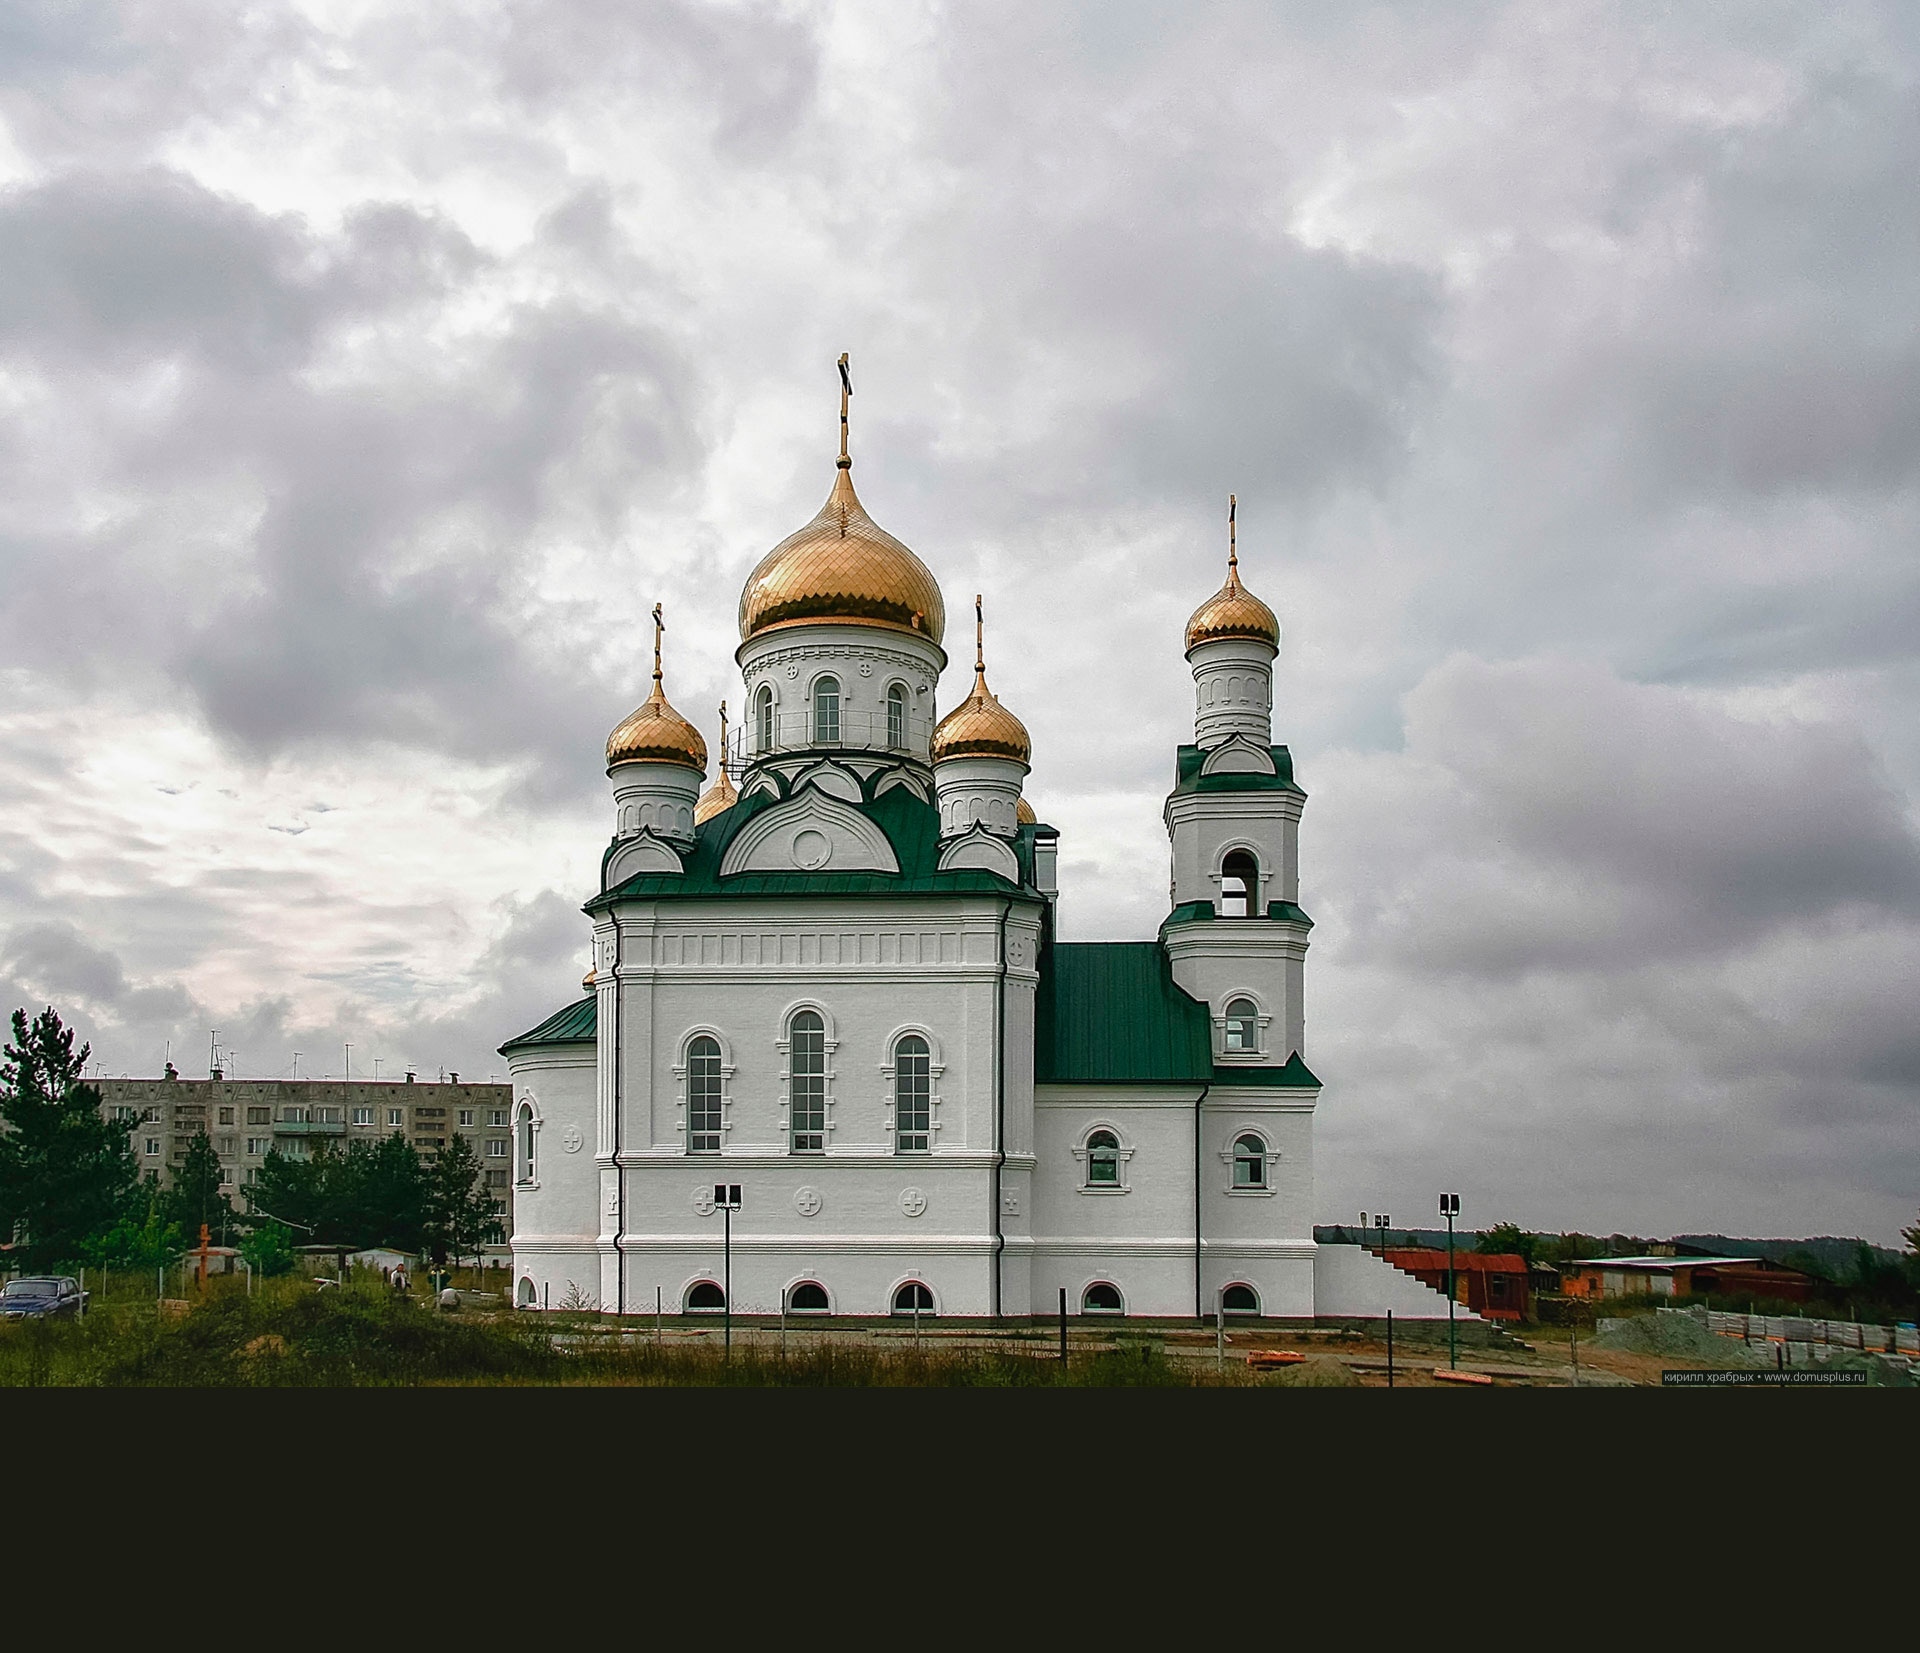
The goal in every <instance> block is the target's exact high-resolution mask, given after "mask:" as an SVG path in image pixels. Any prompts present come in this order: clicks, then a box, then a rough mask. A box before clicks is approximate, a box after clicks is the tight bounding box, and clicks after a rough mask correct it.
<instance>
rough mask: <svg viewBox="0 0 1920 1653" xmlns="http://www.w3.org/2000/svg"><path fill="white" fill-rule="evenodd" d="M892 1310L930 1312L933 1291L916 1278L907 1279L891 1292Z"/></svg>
mask: <svg viewBox="0 0 1920 1653" xmlns="http://www.w3.org/2000/svg"><path fill="white" fill-rule="evenodd" d="M893 1312H894V1313H895V1314H913V1313H916V1312H918V1313H920V1314H932V1313H933V1293H932V1292H930V1291H928V1290H927V1288H926V1287H925V1286H923V1285H921V1284H920V1282H919V1281H918V1280H909V1281H908V1282H907V1283H906V1284H905V1285H904V1286H902V1287H901V1288H900V1289H899V1290H898V1291H896V1292H895V1293H894V1294H893Z"/></svg>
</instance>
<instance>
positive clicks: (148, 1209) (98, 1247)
mask: <svg viewBox="0 0 1920 1653" xmlns="http://www.w3.org/2000/svg"><path fill="white" fill-rule="evenodd" d="M142 1198H144V1205H139V1206H138V1209H137V1211H136V1213H135V1214H133V1215H129V1216H124V1217H122V1218H121V1219H120V1220H119V1221H118V1222H117V1223H115V1224H114V1225H113V1227H111V1228H109V1229H108V1230H106V1232H105V1233H102V1234H96V1235H95V1236H94V1237H93V1238H92V1239H90V1240H87V1241H86V1242H84V1243H83V1244H82V1245H81V1247H80V1259H81V1261H82V1262H85V1263H87V1264H89V1265H90V1266H92V1267H94V1268H101V1267H107V1268H162V1267H164V1266H165V1265H166V1264H168V1263H171V1262H172V1261H173V1260H174V1258H176V1257H178V1256H179V1255H180V1253H181V1252H182V1251H184V1250H185V1249H186V1241H185V1238H184V1237H183V1236H182V1234H181V1232H180V1225H179V1224H178V1223H174V1222H169V1221H168V1220H167V1218H166V1215H165V1213H164V1211H163V1210H162V1206H163V1204H164V1201H165V1198H166V1196H165V1195H163V1194H162V1193H161V1192H160V1185H159V1182H158V1180H157V1179H155V1178H154V1177H151V1176H149V1177H148V1178H147V1179H146V1181H145V1183H144V1184H143V1185H142V1187H141V1189H140V1193H139V1195H137V1196H136V1202H137V1201H139V1200H140V1199H142ZM195 1237H196V1238H198V1231H197V1230H196V1234H195Z"/></svg>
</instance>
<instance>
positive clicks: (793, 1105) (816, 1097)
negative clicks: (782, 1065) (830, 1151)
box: [787, 1010, 827, 1154]
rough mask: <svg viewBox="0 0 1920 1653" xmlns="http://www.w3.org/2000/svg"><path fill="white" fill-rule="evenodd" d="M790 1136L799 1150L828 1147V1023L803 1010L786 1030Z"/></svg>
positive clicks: (806, 1151)
mask: <svg viewBox="0 0 1920 1653" xmlns="http://www.w3.org/2000/svg"><path fill="white" fill-rule="evenodd" d="M787 1112H788V1140H789V1142H790V1143H791V1145H792V1148H793V1151H794V1152H795V1153H796V1154H819V1153H825V1152H826V1147H827V1027H826V1023H825V1022H823V1021H821V1019H820V1014H819V1012H818V1011H814V1010H802V1011H800V1012H799V1013H798V1014H797V1015H795V1017H794V1018H793V1021H792V1024H791V1025H790V1026H789V1028H788V1030H787Z"/></svg>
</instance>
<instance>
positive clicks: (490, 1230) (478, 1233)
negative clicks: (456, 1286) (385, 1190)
mask: <svg viewBox="0 0 1920 1653" xmlns="http://www.w3.org/2000/svg"><path fill="white" fill-rule="evenodd" d="M480 1170H481V1167H480V1160H479V1157H478V1156H477V1155H476V1154H475V1153H474V1151H473V1144H472V1143H471V1142H469V1141H468V1140H467V1139H466V1138H465V1137H464V1136H456V1137H454V1139H453V1142H452V1144H451V1145H450V1146H449V1147H448V1148H446V1149H445V1150H444V1151H443V1152H442V1153H441V1155H440V1157H439V1158H438V1159H436V1160H435V1161H434V1162H433V1166H432V1168H431V1170H429V1171H428V1173H427V1224H426V1243H427V1245H428V1247H429V1248H430V1249H431V1250H432V1252H433V1260H434V1263H435V1264H436V1265H440V1264H444V1263H445V1262H446V1260H447V1254H448V1253H449V1252H451V1253H452V1254H453V1255H454V1256H455V1257H463V1256H466V1255H468V1254H470V1253H477V1252H478V1251H479V1250H480V1248H481V1247H482V1246H483V1245H485V1244H487V1243H488V1242H489V1241H490V1240H497V1239H498V1238H499V1237H500V1217H499V1214H498V1213H497V1212H496V1211H495V1210H494V1208H493V1196H492V1195H491V1194H489V1193H488V1192H487V1190H486V1179H485V1178H484V1177H482V1176H481V1174H480Z"/></svg>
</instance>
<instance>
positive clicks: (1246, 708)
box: [501, 396, 1446, 1319]
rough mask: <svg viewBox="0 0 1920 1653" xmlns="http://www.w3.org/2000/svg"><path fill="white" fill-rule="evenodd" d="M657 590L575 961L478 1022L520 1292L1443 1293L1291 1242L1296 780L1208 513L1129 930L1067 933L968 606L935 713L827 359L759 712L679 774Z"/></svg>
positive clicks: (838, 1306) (1213, 1298)
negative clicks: (608, 835)
mask: <svg viewBox="0 0 1920 1653" xmlns="http://www.w3.org/2000/svg"><path fill="white" fill-rule="evenodd" d="M658 618H659V613H658V610H657V609H656V611H655V620H656V630H655V658H654V674H653V693H652V696H651V697H650V698H649V699H648V700H647V702H646V703H645V704H644V705H642V706H641V707H640V708H639V710H637V711H636V712H634V713H633V715H632V716H630V717H629V718H627V719H626V720H625V721H624V722H623V723H621V724H620V726H619V727H618V728H616V729H615V730H614V731H613V734H612V735H611V737H610V738H609V739H608V741H607V751H606V761H607V773H608V777H609V780H610V781H611V783H612V790H613V806H614V833H613V838H612V841H611V843H610V844H609V845H608V847H607V851H606V855H605V858H604V860H603V862H602V872H601V880H600V889H599V891H598V893H597V894H595V895H594V896H593V898H592V899H591V900H590V901H588V902H587V903H586V912H587V913H588V915H589V916H590V917H591V919H592V922H593V948H594V951H593V959H594V964H593V969H592V971H591V973H590V974H589V976H588V978H587V982H586V984H585V985H586V986H587V988H588V989H589V995H588V996H587V997H585V998H583V999H581V1000H579V1001H578V1002H576V1003H573V1004H570V1005H568V1006H567V1007H565V1008H564V1009H562V1010H560V1011H558V1012H556V1013H555V1014H554V1015H553V1016H551V1017H550V1018H548V1019H547V1020H546V1021H545V1022H543V1023H541V1024H540V1026H538V1027H536V1028H533V1029H531V1030H530V1031H528V1032H526V1033H523V1034H521V1035H520V1036H519V1037H518V1038H515V1039H512V1040H510V1041H509V1042H508V1043H507V1044H505V1045H504V1046H502V1047H501V1053H502V1054H503V1055H504V1056H505V1057H506V1058H507V1059H508V1064H509V1067H510V1069H511V1072H512V1077H513V1086H514V1123H515V1127H516V1128H515V1131H514V1168H513V1176H514V1182H515V1194H514V1202H513V1213H514V1233H513V1237H512V1244H513V1258H514V1278H515V1295H516V1300H517V1301H518V1302H519V1303H521V1304H523V1305H528V1306H533V1305H540V1304H549V1305H551V1306H554V1307H558V1306H559V1305H560V1304H561V1303H562V1302H567V1301H573V1302H580V1301H585V1302H589V1303H597V1304H598V1305H600V1306H602V1307H604V1308H606V1309H609V1310H616V1309H617V1310H620V1311H624V1312H628V1313H636V1312H651V1311H652V1310H653V1308H654V1306H655V1303H656V1301H659V1302H660V1303H662V1304H664V1306H665V1308H666V1309H667V1311H668V1312H670V1313H674V1312H698V1311H701V1310H717V1309H720V1308H721V1307H722V1306H723V1305H724V1304H725V1303H726V1301H727V1297H726V1294H727V1293H728V1292H729V1291H730V1292H731V1299H732V1307H733V1309H734V1311H735V1312H736V1313H743V1314H773V1313H777V1312H779V1311H780V1310H781V1308H782V1306H783V1305H784V1306H785V1307H786V1308H787V1310H788V1311H789V1312H791V1313H796V1314H804V1313H808V1312H816V1313H831V1314H840V1315H865V1316H873V1315H886V1314H891V1313H907V1312H912V1311H914V1310H915V1309H918V1310H920V1311H921V1312H925V1313H932V1314H937V1315H953V1316H991V1315H1007V1316H1026V1315H1030V1314H1051V1313H1054V1312H1055V1311H1056V1309H1057V1307H1058V1305H1059V1303H1060V1301H1061V1294H1062V1293H1064V1294H1065V1302H1066V1304H1067V1306H1068V1308H1069V1311H1070V1312H1073V1313H1077V1314H1106V1315H1130V1316H1161V1317H1165V1316H1196V1315H1198V1316H1204V1317H1206V1318H1209V1319H1210V1318H1212V1317H1213V1316H1214V1314H1215V1313H1216V1311H1217V1310H1219V1309H1221V1308H1224V1310H1225V1311H1226V1313H1228V1314H1229V1315H1245V1316H1264V1317H1284V1318H1289V1319H1298V1318H1306V1317H1311V1316H1313V1315H1314V1314H1315V1312H1316V1308H1318V1310H1319V1311H1320V1312H1321V1313H1323V1314H1324V1313H1327V1312H1330V1311H1331V1310H1333V1309H1335V1308H1336V1305H1335V1304H1334V1303H1333V1302H1332V1301H1331V1299H1333V1298H1339V1299H1341V1301H1340V1302H1339V1303H1338V1305H1337V1309H1338V1312H1345V1313H1377V1312H1381V1311H1382V1310H1383V1309H1384V1308H1386V1307H1394V1308H1396V1309H1397V1310H1398V1311H1399V1312H1401V1313H1402V1314H1408V1313H1413V1314H1418V1315H1421V1316H1431V1315H1433V1314H1434V1313H1435V1312H1436V1306H1437V1312H1438V1313H1439V1314H1441V1315H1444V1314H1445V1312H1446V1308H1445V1302H1444V1299H1442V1298H1441V1297H1439V1296H1438V1295H1437V1294H1435V1293H1432V1292H1430V1291H1428V1290H1427V1289H1426V1288H1425V1287H1423V1286H1421V1285H1420V1284H1419V1283H1418V1282H1417V1281H1414V1280H1412V1279H1411V1278H1410V1277H1408V1276H1405V1275H1401V1274H1399V1273H1398V1272H1397V1271H1395V1270H1392V1269H1390V1268H1388V1267H1387V1265H1386V1264H1384V1263H1382V1262H1380V1261H1379V1260H1378V1259H1377V1258H1375V1257H1373V1256H1372V1255H1370V1254H1368V1253H1365V1252H1361V1251H1359V1250H1358V1248H1354V1247H1316V1246H1315V1243H1314V1239H1313V1116H1314V1108H1315V1106H1316V1104H1317V1103H1318V1101H1319V1098H1320V1081H1319V1080H1318V1079H1317V1078H1316V1077H1315V1076H1314V1073H1313V1071H1312V1070H1311V1069H1310V1068H1309V1067H1308V1065H1307V1062H1306V1059H1305V1044H1306V1035H1305V1028H1304V1026H1303V1017H1302V991H1301V988H1302V976H1303V973H1304V970H1305V966H1306V956H1307V945H1308V939H1309V936H1310V934H1311V931H1312V920H1311V919H1309V918H1308V917H1307V915H1306V913H1305V912H1303V911H1302V910H1301V908H1300V906H1299V904H1298V902H1299V894H1300V891H1299V858H1298V832H1299V825H1300V816H1301V810H1302V808H1303V807H1304V806H1305V803H1306V794H1305V793H1304V792H1303V791H1302V790H1301V788H1300V786H1299V785H1298V784H1297V783H1296V781H1295V779H1294V774H1293V764H1292V761H1291V759H1290V757H1289V755H1288V752H1287V748H1286V747H1285V746H1280V745H1275V744H1274V741H1273V735H1272V730H1271V726H1270V720H1271V707H1272V679H1273V664H1274V660H1275V658H1276V656H1277V655H1278V653H1279V644H1280V627H1279V623H1278V621H1277V620H1276V619H1275V618H1274V615H1273V611H1272V610H1271V609H1269V608H1268V607H1267V605H1266V604H1265V603H1263V602H1261V601H1260V600H1259V598H1257V597H1255V596H1254V595H1253V594H1252V593H1251V592H1250V591H1248V590H1247V589H1246V587H1245V586H1244V585H1242V583H1241V580H1240V574H1239V567H1238V560H1237V557H1236V556H1235V555H1233V554H1232V552H1231V540H1230V554H1229V556H1228V559H1227V574H1226V583H1225V584H1224V585H1223V586H1222V587H1221V588H1220V590H1218V591H1217V592H1215V593H1214V594H1213V595H1212V596H1211V597H1209V598H1207V600H1206V601H1205V602H1203V603H1202V604H1201V605H1200V606H1199V608H1197V609H1196V610H1195V611H1194V614H1193V617H1192V618H1191V619H1190V620H1189V621H1188V622H1187V627H1186V633H1185V647H1186V658H1187V660H1188V662H1189V663H1190V664H1191V666H1192V668H1193V679H1194V690H1195V693H1194V700H1195V710H1194V730H1193V741H1192V743H1191V744H1190V745H1182V746H1180V747H1179V748H1178V749H1177V751H1176V752H1175V753H1174V781H1173V790H1172V791H1171V793H1170V794H1169V795H1168V797H1167V801H1166V808H1165V820H1166V827H1167V833H1168V836H1169V838H1170V839H1171V844H1172V866H1173V875H1172V890H1171V900H1170V904H1169V905H1170V910H1169V912H1168V913H1167V916H1166V918H1165V920H1164V921H1163V922H1162V923H1161V926H1160V933H1159V935H1158V936H1157V937H1156V938H1155V939H1153V940H1151V941H1123V942H1070V941H1063V940H1061V939H1060V937H1059V934H1058V911H1057V908H1058V902H1059V894H1058V888H1057V883H1056V877H1055V864H1056V860H1057V854H1058V842H1059V834H1058V832H1057V831H1056V830H1055V829H1054V828H1053V827H1051V826H1048V825H1047V824H1045V823H1044V822H1042V821H1039V820H1037V819H1036V818H1035V815H1034V811H1033V810H1032V808H1031V807H1030V806H1029V805H1028V803H1027V800H1026V799H1025V797H1024V796H1023V789H1024V785H1025V782H1026V778H1027V775H1028V772H1029V769H1030V766H1031V764H1032V761H1033V752H1032V746H1031V742H1030V741H1029V739H1028V735H1027V731H1026V728H1025V727H1024V726H1023V725H1022V724H1021V722H1020V720H1019V718H1017V717H1016V716H1014V714H1013V713H1012V712H1011V711H1010V710H1008V709H1007V708H1006V707H1005V706H1003V705H1002V704H1001V703H1000V701H999V699H998V697H997V696H995V695H994V693H993V692H992V690H991V689H989V688H988V686H987V675H986V668H985V664H984V660H983V657H982V653H981V648H980V639H979V634H978V630H977V629H976V635H975V639H974V642H975V656H974V661H973V679H972V684H971V687H970V688H969V690H968V692H967V693H966V695H965V697H964V698H962V699H961V700H960V701H959V703H958V704H957V705H955V706H953V707H952V708H951V710H949V711H948V712H947V713H946V714H945V715H944V716H938V715H937V697H938V693H939V686H940V679H941V674H942V673H943V672H944V671H945V670H946V667H947V664H948V659H947V654H946V651H945V648H944V647H943V643H944V640H945V636H946V607H945V604H944V602H943V601H942V598H941V593H940V587H939V585H938V584H937V583H936V581H935V580H934V577H933V574H932V573H931V572H930V571H929V569H928V568H927V566H926V565H925V564H924V563H922V562H921V560H920V559H919V558H918V557H917V556H915V555H914V553H913V552H912V551H910V550H909V549H908V548H907V547H906V546H905V545H903V544H902V543H901V542H900V541H899V540H897V539H895V538H894V537H893V536H892V535H891V534H889V533H887V532H886V531H885V530H884V529H882V528H880V527H879V526H878V525H877V524H876V523H875V522H874V521H873V519H872V518H871V517H869V516H868V515H867V512H866V510H865V508H864V507H863V506H862V504H861V502H860V499H859V497H858V496H857V495H856V494H855V492H854V488H853V476H852V462H851V460H850V459H849V458H848V456H847V443H846V404H845V398H844V396H843V398H842V406H841V452H840V458H839V468H838V472H837V475H836V476H835V479H834V484H833V489H832V492H831V493H830V494H829V496H828V498H827V502H826V504H825V506H823V507H822V509H821V511H820V513H819V515H818V516H816V517H815V518H814V519H813V520H812V521H811V522H809V523H808V524H807V525H806V526H805V527H803V528H801V529H800V530H799V531H798V532H796V533H794V534H791V535H789V536H788V537H787V538H786V539H784V540H782V541H781V542H780V543H779V544H778V545H776V546H775V547H774V548H773V549H772V550H771V551H770V552H768V553H767V555H766V556H765V557H764V558H762V559H761V561H760V563H759V565H758V566H757V567H756V568H755V569H754V570H753V572H752V574H751V575H750V576H749V578H748V580H747V583H746V588H745V590H744V591H743V592H742V593H741V597H740V647H739V649H738V651H737V654H736V659H737V660H738V662H739V666H740V670H741V674H742V676H743V677H744V679H745V688H746V701H745V703H746V707H747V717H746V719H745V727H744V728H743V729H741V730H739V731H738V732H737V737H736V742H735V745H734V749H733V750H732V752H729V751H728V750H727V749H726V746H725V741H726V735H725V727H724V723H723V726H722V737H721V738H722V743H723V745H722V751H721V755H720V758H719V762H718V766H717V767H718V771H719V773H718V777H717V779H716V780H715V781H714V783H713V785H711V786H708V787H706V789H705V790H704V791H703V790H702V787H703V786H704V785H705V782H706V776H707V767H708V752H707V746H706V742H705V741H704V740H703V739H702V737H701V735H700V733H699V731H698V730H696V729H695V728H694V727H693V726H692V725H691V724H689V723H688V722H687V721H686V720H685V719H684V718H683V717H681V716H680V714H679V713H678V712H676V711H675V710H674V709H673V707H672V706H670V705H669V704H668V702H667V699H666V695H665V692H664V689H663V686H662V677H661V670H660V657H659V630H658ZM976 619H977V616H976ZM736 1191H737V1193H736ZM716 1196H719V1201H718V1203H716ZM735 1199H737V1209H733V1208H731V1206H732V1202H733V1201H734V1200H735ZM723 1207H727V1208H728V1209H723ZM1334 1253H1344V1254H1345V1255H1338V1256H1336V1255H1333V1254H1334ZM1316 1276H1318V1283H1317V1284H1316Z"/></svg>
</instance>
